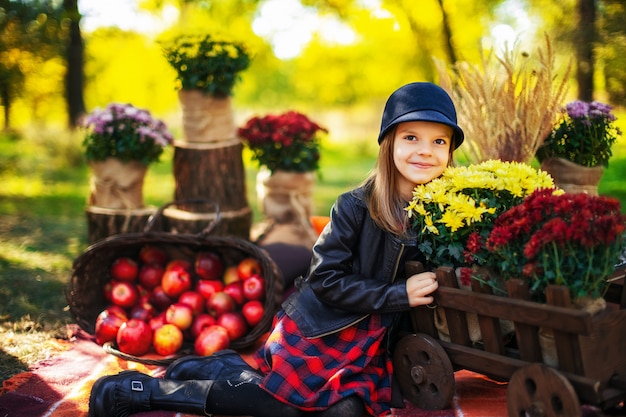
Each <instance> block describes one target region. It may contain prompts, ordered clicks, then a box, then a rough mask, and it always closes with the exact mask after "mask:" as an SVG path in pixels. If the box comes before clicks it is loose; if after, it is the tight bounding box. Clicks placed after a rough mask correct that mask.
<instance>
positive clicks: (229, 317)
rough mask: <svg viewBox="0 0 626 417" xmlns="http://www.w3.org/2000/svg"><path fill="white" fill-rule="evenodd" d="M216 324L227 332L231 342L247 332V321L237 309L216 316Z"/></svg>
mask: <svg viewBox="0 0 626 417" xmlns="http://www.w3.org/2000/svg"><path fill="white" fill-rule="evenodd" d="M217 324H218V325H219V326H222V327H223V328H225V329H226V331H227V332H228V337H229V338H230V340H231V342H232V341H233V340H237V339H239V338H241V337H243V336H244V335H245V334H246V333H247V332H248V323H247V322H246V319H245V317H244V316H243V314H241V313H240V312H239V311H227V312H226V313H224V314H222V315H220V316H219V317H218V318H217Z"/></svg>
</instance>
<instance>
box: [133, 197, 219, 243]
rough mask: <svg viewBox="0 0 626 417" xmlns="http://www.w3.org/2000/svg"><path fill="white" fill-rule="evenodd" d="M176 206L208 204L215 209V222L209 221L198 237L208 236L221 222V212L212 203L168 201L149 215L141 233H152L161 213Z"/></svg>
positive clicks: (198, 199) (195, 200)
mask: <svg viewBox="0 0 626 417" xmlns="http://www.w3.org/2000/svg"><path fill="white" fill-rule="evenodd" d="M178 204H210V205H212V206H213V207H215V220H213V221H211V222H210V223H209V224H208V226H207V227H205V228H204V229H202V231H201V232H200V233H198V235H199V236H201V237H204V236H208V235H210V234H211V232H213V229H215V227H216V226H217V225H218V224H219V222H220V221H221V220H222V212H221V211H220V206H219V204H217V203H216V202H214V201H211V200H205V199H202V198H197V199H190V200H174V201H170V202H169V203H165V204H164V205H162V206H161V207H159V208H158V209H157V211H155V212H154V213H153V214H152V215H150V217H149V218H148V221H147V222H146V225H145V227H144V229H143V232H144V233H150V232H152V229H153V228H154V225H155V224H156V222H157V220H159V219H160V218H161V217H163V211H165V209H166V208H168V207H171V206H175V205H178Z"/></svg>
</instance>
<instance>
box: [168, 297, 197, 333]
mask: <svg viewBox="0 0 626 417" xmlns="http://www.w3.org/2000/svg"><path fill="white" fill-rule="evenodd" d="M165 321H166V322H168V323H171V324H175V325H176V326H178V328H179V329H181V330H187V329H188V328H189V327H190V326H191V323H192V322H193V310H192V309H191V307H189V306H188V305H187V304H182V303H174V304H172V305H171V306H169V307H168V308H167V310H165Z"/></svg>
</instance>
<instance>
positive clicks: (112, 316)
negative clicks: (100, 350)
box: [95, 309, 126, 345]
mask: <svg viewBox="0 0 626 417" xmlns="http://www.w3.org/2000/svg"><path fill="white" fill-rule="evenodd" d="M125 322H126V319H125V318H123V317H122V316H120V315H118V314H116V313H113V312H111V310H108V309H106V310H103V311H102V312H100V314H98V317H97V318H96V329H95V335H96V343H98V344H99V345H103V344H105V343H106V342H111V341H114V340H115V337H116V336H117V331H118V330H119V328H120V327H121V326H122V324H124V323H125Z"/></svg>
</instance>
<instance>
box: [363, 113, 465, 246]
mask: <svg viewBox="0 0 626 417" xmlns="http://www.w3.org/2000/svg"><path fill="white" fill-rule="evenodd" d="M396 126H397V125H396ZM396 126H394V127H393V128H392V129H391V130H390V131H389V132H388V133H387V134H386V135H385V137H384V139H383V140H382V141H381V143H380V149H379V150H378V157H377V159H376V164H375V165H374V168H373V169H372V171H371V172H370V174H369V175H368V176H367V178H366V179H365V181H363V183H362V185H363V186H364V187H365V188H366V190H367V192H366V193H365V195H366V197H365V198H366V202H367V205H368V207H369V212H370V217H371V218H372V220H374V222H376V224H377V225H378V226H379V227H380V228H381V229H383V230H384V231H386V232H389V233H393V234H394V235H396V236H403V235H404V234H405V233H406V230H407V227H408V217H407V215H406V212H405V210H404V208H405V207H406V205H407V204H408V202H407V201H406V200H405V199H404V198H403V197H402V196H401V195H400V193H399V192H398V187H397V183H398V176H399V175H400V173H399V172H398V170H397V168H396V165H395V164H394V162H393V144H394V140H395V136H396ZM453 150H454V145H450V157H449V158H448V166H450V165H453V158H452V153H453Z"/></svg>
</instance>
